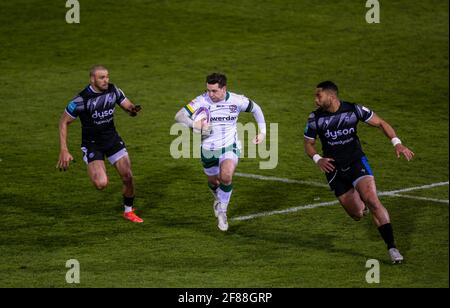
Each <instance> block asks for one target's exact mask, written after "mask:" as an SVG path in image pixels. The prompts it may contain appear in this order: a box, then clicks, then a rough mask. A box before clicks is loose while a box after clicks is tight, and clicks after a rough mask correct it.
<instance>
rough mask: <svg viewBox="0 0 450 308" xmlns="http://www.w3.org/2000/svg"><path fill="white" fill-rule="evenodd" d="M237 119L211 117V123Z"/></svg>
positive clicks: (231, 117)
mask: <svg viewBox="0 0 450 308" xmlns="http://www.w3.org/2000/svg"><path fill="white" fill-rule="evenodd" d="M236 119H237V117H233V116H226V117H211V121H234V120H236Z"/></svg>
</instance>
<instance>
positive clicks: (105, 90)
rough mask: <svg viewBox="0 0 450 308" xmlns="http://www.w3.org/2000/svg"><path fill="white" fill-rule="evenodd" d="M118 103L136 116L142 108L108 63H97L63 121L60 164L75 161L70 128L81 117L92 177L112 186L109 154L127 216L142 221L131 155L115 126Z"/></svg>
mask: <svg viewBox="0 0 450 308" xmlns="http://www.w3.org/2000/svg"><path fill="white" fill-rule="evenodd" d="M116 104H117V105H119V106H120V107H121V108H122V109H123V110H125V111H126V112H127V113H128V114H129V115H130V116H136V115H137V113H138V112H139V111H140V109H141V108H140V106H139V105H134V104H133V103H131V102H130V100H128V99H127V98H126V97H125V95H124V93H123V92H122V90H120V89H119V88H118V87H116V86H115V85H113V84H112V83H109V74H108V70H107V69H106V68H105V67H104V66H101V65H96V66H93V67H92V68H91V70H90V84H89V85H88V86H87V87H86V88H85V89H84V90H83V91H81V92H80V93H79V94H78V95H77V96H76V97H75V98H74V99H73V100H72V101H71V102H70V103H69V105H68V106H67V107H66V109H65V111H64V112H63V114H62V116H61V119H60V121H59V140H60V153H59V160H58V163H57V165H56V167H57V168H59V169H60V170H64V171H66V170H67V168H68V167H69V163H70V161H72V160H73V157H72V155H71V154H70V152H69V150H68V146H67V127H68V125H69V124H70V123H72V122H73V121H75V119H76V118H77V117H79V118H80V121H81V130H82V137H81V139H82V142H81V150H82V151H83V160H84V161H85V162H86V164H87V170H88V174H89V178H90V179H91V181H92V183H93V184H94V186H95V187H96V188H97V189H99V190H103V189H104V188H105V187H106V186H107V185H108V176H107V175H106V167H105V162H104V159H105V156H106V157H107V158H108V160H109V162H110V163H111V164H112V165H113V166H114V167H115V168H116V170H117V172H118V173H119V175H120V177H121V179H122V183H123V190H122V195H123V205H124V208H125V209H124V214H123V216H124V218H125V219H128V220H130V221H132V222H135V223H141V222H143V220H142V219H141V218H140V217H138V216H137V215H136V214H135V212H134V208H133V201H134V194H135V191H134V183H133V175H132V172H131V163H130V158H129V156H128V152H127V149H126V147H125V143H124V142H123V140H122V138H120V136H119V134H118V133H117V131H116V128H115V126H114V120H113V116H114V110H115V106H116Z"/></svg>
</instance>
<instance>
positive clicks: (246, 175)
mask: <svg viewBox="0 0 450 308" xmlns="http://www.w3.org/2000/svg"><path fill="white" fill-rule="evenodd" d="M234 175H236V176H240V177H243V178H251V179H257V180H262V181H275V182H283V183H291V184H305V185H311V186H317V187H328V185H327V184H322V183H318V182H313V181H302V180H291V179H284V178H277V177H273V176H264V175H258V174H249V173H240V172H236V173H235V174H234Z"/></svg>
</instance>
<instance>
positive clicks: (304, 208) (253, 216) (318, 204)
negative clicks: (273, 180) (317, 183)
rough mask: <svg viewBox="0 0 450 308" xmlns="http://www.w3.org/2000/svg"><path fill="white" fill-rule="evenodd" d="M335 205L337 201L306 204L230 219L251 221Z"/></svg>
mask: <svg viewBox="0 0 450 308" xmlns="http://www.w3.org/2000/svg"><path fill="white" fill-rule="evenodd" d="M337 203H339V201H338V200H334V201H329V202H322V203H313V204H307V205H303V206H297V207H291V208H288V209H285V210H278V211H271V212H262V213H257V214H253V215H248V216H239V217H235V218H232V219H231V220H249V219H253V218H257V217H263V216H272V215H278V214H288V213H295V212H298V211H302V210H308V209H314V208H316V207H321V206H329V205H334V204H337Z"/></svg>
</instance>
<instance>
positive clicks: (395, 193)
mask: <svg viewBox="0 0 450 308" xmlns="http://www.w3.org/2000/svg"><path fill="white" fill-rule="evenodd" d="M271 179H272V180H273V179H274V178H271ZM302 184H305V183H302ZM448 184H449V182H439V183H433V184H430V185H423V186H416V187H410V188H404V189H399V190H392V191H384V192H379V193H378V195H379V196H381V197H382V196H386V197H403V198H412V199H418V200H426V201H435V202H442V203H443V202H444V201H446V202H445V203H448V200H441V199H431V198H425V197H416V196H408V195H399V194H398V193H399V192H406V191H413V190H419V189H429V188H433V187H438V186H444V185H448ZM338 203H339V201H338V200H334V201H328V202H322V203H315V204H314V203H313V204H306V205H302V206H297V207H292V208H288V209H285V210H277V211H270V212H261V213H256V214H251V215H246V216H238V217H234V218H231V220H250V219H254V218H257V217H264V216H272V215H278V214H288V213H295V212H298V211H302V210H307V209H313V208H316V207H322V206H330V205H334V204H338Z"/></svg>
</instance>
